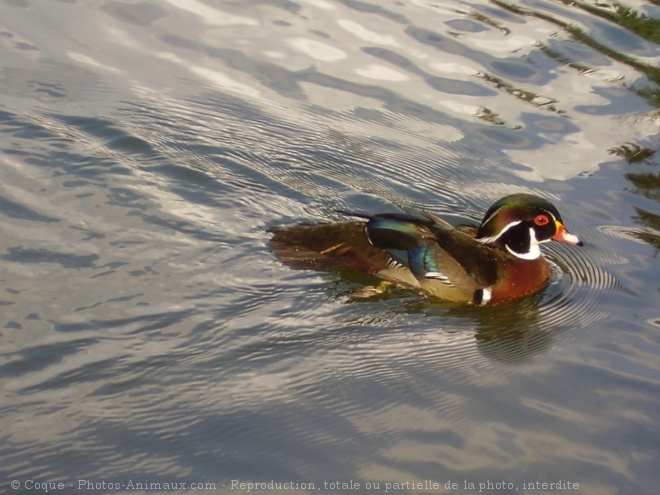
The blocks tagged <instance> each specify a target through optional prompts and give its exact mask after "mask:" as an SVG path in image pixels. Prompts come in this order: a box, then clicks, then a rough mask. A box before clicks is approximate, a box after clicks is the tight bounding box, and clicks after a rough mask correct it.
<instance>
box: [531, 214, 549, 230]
mask: <svg viewBox="0 0 660 495" xmlns="http://www.w3.org/2000/svg"><path fill="white" fill-rule="evenodd" d="M534 223H535V224H536V225H538V226H539V227H543V226H544V225H548V224H549V223H550V219H549V218H548V217H547V216H546V215H536V218H534Z"/></svg>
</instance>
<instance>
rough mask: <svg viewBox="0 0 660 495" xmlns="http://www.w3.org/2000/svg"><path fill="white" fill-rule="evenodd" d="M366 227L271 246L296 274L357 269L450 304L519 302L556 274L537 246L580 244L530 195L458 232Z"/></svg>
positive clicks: (430, 220)
mask: <svg viewBox="0 0 660 495" xmlns="http://www.w3.org/2000/svg"><path fill="white" fill-rule="evenodd" d="M339 213H342V214H344V215H348V216H352V217H358V218H362V219H365V220H366V223H365V222H344V223H334V224H318V225H311V224H303V225H297V226H294V227H290V228H275V229H271V230H270V232H271V233H272V234H273V237H272V239H271V246H272V248H273V250H274V251H275V253H276V254H277V256H278V258H279V259H280V260H281V261H282V262H284V263H285V264H287V265H289V266H291V267H293V268H296V269H315V270H337V269H342V268H346V267H348V268H352V269H355V270H359V271H360V272H364V273H367V274H370V275H375V276H376V277H378V278H381V279H383V280H386V281H389V282H392V283H394V284H396V285H399V286H403V287H409V288H413V289H416V290H418V291H420V292H422V293H425V294H427V295H430V296H434V297H439V298H442V299H445V300H448V301H456V302H464V303H472V304H477V305H483V304H490V303H497V302H502V301H509V300H513V299H518V298H521V297H524V296H527V295H530V294H533V293H535V292H537V291H539V290H540V289H542V288H543V287H544V286H545V284H546V282H547V281H548V278H549V277H550V275H551V270H550V267H549V266H548V263H547V262H546V261H545V260H544V259H543V256H542V255H541V250H540V249H539V246H540V244H542V243H544V242H548V241H550V240H555V241H560V242H564V243H567V244H573V245H578V246H581V245H582V242H581V241H580V240H579V239H578V238H577V236H575V235H573V234H571V233H570V232H569V231H568V230H567V229H566V227H564V223H563V221H562V219H561V216H560V215H559V212H558V211H557V208H555V207H554V206H553V205H552V204H550V203H549V202H548V201H546V200H545V199H543V198H541V197H538V196H535V195H531V194H513V195H510V196H506V197H504V198H502V199H500V200H499V201H497V202H496V203H495V204H494V205H493V206H491V207H490V208H489V209H488V211H487V212H486V215H485V216H484V219H483V221H482V222H481V224H480V225H479V226H478V227H476V228H475V227H474V226H473V227H469V226H459V227H453V226H452V225H450V224H449V223H447V222H446V221H444V220H442V219H440V218H438V217H436V216H434V215H432V214H430V213H426V214H425V215H426V216H425V217H424V218H421V217H417V216H413V215H407V214H403V213H382V214H378V215H365V214H362V213H353V212H346V211H339Z"/></svg>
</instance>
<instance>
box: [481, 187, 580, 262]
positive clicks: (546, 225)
mask: <svg viewBox="0 0 660 495" xmlns="http://www.w3.org/2000/svg"><path fill="white" fill-rule="evenodd" d="M476 239H477V240H478V241H479V242H482V243H483V244H486V245H488V246H492V247H496V248H499V249H503V250H505V251H507V252H508V253H510V254H511V255H513V256H515V257H516V258H520V259H524V260H534V259H537V258H538V257H540V256H541V250H540V249H539V245H540V244H541V243H543V242H548V241H550V240H554V241H559V242H565V243H567V244H573V245H577V246H582V241H580V240H579V239H578V238H577V236H575V235H573V234H571V233H570V232H569V231H568V230H567V229H566V227H564V222H563V220H562V219H561V215H559V212H558V211H557V208H555V207H554V206H553V205H552V204H551V203H550V202H548V201H547V200H545V199H543V198H541V197H539V196H535V195H533V194H512V195H510V196H505V197H504V198H502V199H500V200H499V201H497V202H496V203H495V204H494V205H493V206H491V207H490V208H489V209H488V211H487V212H486V215H485V216H484V219H483V221H482V222H481V225H480V226H479V229H478V230H477V236H476Z"/></svg>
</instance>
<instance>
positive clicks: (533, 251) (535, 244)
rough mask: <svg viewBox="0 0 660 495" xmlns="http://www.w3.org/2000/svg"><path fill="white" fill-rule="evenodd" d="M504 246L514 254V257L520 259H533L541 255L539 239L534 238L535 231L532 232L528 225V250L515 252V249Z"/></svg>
mask: <svg viewBox="0 0 660 495" xmlns="http://www.w3.org/2000/svg"><path fill="white" fill-rule="evenodd" d="M504 247H506V250H507V251H508V252H509V253H511V254H512V255H514V256H515V257H516V258H520V259H522V260H535V259H536V258H538V257H539V256H541V248H539V241H537V240H536V233H535V232H534V229H533V228H531V227H530V229H529V252H527V253H516V252H515V251H513V250H511V249H510V248H509V246H504Z"/></svg>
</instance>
